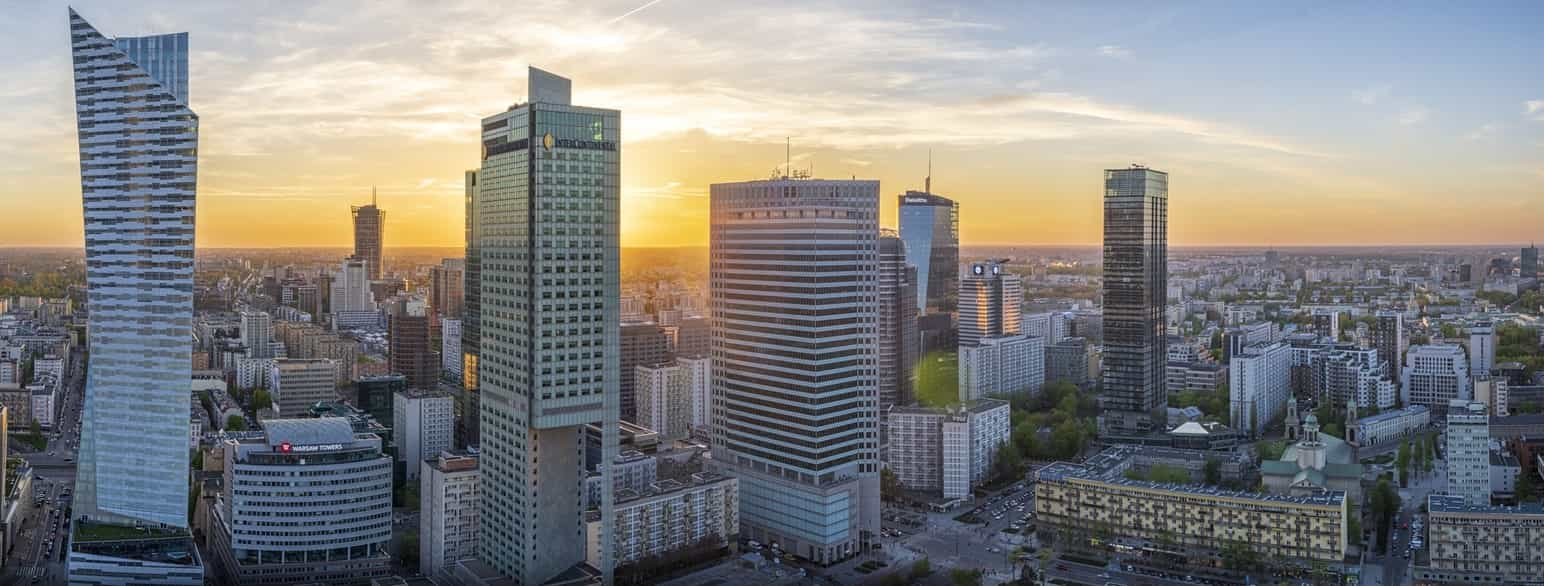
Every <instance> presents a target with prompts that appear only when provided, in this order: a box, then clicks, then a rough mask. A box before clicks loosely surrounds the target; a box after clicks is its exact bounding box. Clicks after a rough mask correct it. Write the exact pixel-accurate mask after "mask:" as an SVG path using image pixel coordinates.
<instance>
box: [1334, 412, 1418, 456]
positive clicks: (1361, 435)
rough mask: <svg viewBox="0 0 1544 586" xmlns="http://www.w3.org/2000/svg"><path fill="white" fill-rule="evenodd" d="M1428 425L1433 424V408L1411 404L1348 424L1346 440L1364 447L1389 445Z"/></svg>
mask: <svg viewBox="0 0 1544 586" xmlns="http://www.w3.org/2000/svg"><path fill="white" fill-rule="evenodd" d="M1428 425H1431V409H1427V408H1426V406H1425V405H1411V406H1409V407H1404V408H1402V409H1395V410H1393V411H1384V412H1382V413H1379V414H1377V415H1370V416H1367V417H1363V418H1361V419H1358V420H1356V421H1355V422H1354V423H1352V424H1351V425H1349V426H1347V429H1346V441H1347V442H1349V443H1350V444H1351V445H1354V446H1357V447H1363V448H1366V447H1373V446H1381V445H1387V444H1389V443H1390V442H1397V441H1401V440H1404V439H1405V438H1409V437H1413V436H1414V435H1415V434H1416V432H1419V431H1420V430H1422V429H1425V428H1426V426H1428Z"/></svg>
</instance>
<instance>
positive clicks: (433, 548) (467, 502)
mask: <svg viewBox="0 0 1544 586" xmlns="http://www.w3.org/2000/svg"><path fill="white" fill-rule="evenodd" d="M421 464H422V466H421V469H420V472H419V475H420V476H419V477H420V478H421V479H422V480H421V485H420V488H419V497H418V498H419V508H418V515H419V516H418V569H419V571H421V572H423V575H425V576H429V577H430V578H434V579H439V580H444V579H446V577H447V576H448V575H449V574H450V571H451V569H452V568H453V567H454V566H455V563H456V562H459V561H461V560H468V559H475V558H476V557H477V533H478V528H477V525H478V523H477V515H478V510H477V509H478V507H480V506H481V503H482V493H481V487H480V486H478V484H479V483H478V479H477V456H475V455H470V454H463V453H452V452H440V453H439V454H437V455H435V456H432V457H429V458H427V459H425V460H424V461H423V462H421Z"/></svg>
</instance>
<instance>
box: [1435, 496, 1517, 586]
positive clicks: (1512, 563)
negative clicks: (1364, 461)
mask: <svg viewBox="0 0 1544 586" xmlns="http://www.w3.org/2000/svg"><path fill="white" fill-rule="evenodd" d="M1426 511H1427V518H1428V526H1427V530H1426V535H1427V549H1428V553H1427V554H1426V556H1425V558H1426V561H1427V563H1425V564H1421V563H1416V564H1415V565H1413V566H1412V567H1411V572H1410V574H1411V577H1412V578H1413V579H1414V580H1416V581H1417V582H1419V583H1432V584H1525V583H1532V582H1536V581H1538V579H1539V576H1544V550H1540V549H1539V547H1538V545H1539V544H1540V543H1544V506H1541V505H1539V504H1538V503H1531V504H1527V505H1523V506H1516V507H1499V506H1490V505H1489V504H1485V505H1474V504H1471V503H1469V502H1467V501H1465V500H1464V499H1463V498H1461V497H1455V496H1449V495H1441V494H1436V493H1432V494H1431V495H1430V496H1428V497H1427V498H1426Z"/></svg>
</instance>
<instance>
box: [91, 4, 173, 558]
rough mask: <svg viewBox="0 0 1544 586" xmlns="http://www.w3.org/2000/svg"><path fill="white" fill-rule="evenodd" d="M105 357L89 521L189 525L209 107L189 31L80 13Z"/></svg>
mask: <svg viewBox="0 0 1544 586" xmlns="http://www.w3.org/2000/svg"><path fill="white" fill-rule="evenodd" d="M70 36H71V41H72V47H73V56H74V69H75V113H76V127H77V129H78V132H79V137H80V179H81V200H82V204H83V206H82V207H83V208H84V213H85V227H86V286H87V293H86V304H87V309H88V310H89V312H90V322H89V327H88V331H89V333H90V340H89V343H90V351H91V360H90V364H89V365H88V367H87V375H86V394H85V409H84V415H83V417H82V421H81V441H80V467H79V472H78V474H77V477H76V486H77V490H76V495H77V496H76V497H75V505H74V506H75V509H74V515H75V517H77V518H79V517H85V518H87V519H89V520H91V521H97V522H107V523H123V524H133V523H137V524H148V525H152V526H168V527H176V528H185V527H187V526H188V498H187V495H188V409H189V404H190V399H189V397H190V394H189V392H188V388H189V387H188V385H189V379H190V378H191V374H192V373H191V368H192V360H191V356H190V354H191V352H192V347H191V344H190V342H189V340H190V339H191V336H192V320H193V206H194V200H195V193H194V192H195V185H196V178H197V171H198V116H197V115H196V114H194V113H193V110H191V109H189V108H188V35H187V33H178V34H170V35H157V36H151V37H138V38H120V39H109V38H107V37H105V36H103V35H102V34H101V33H99V32H97V30H96V29H95V28H93V27H92V26H91V25H90V24H89V23H87V22H86V21H85V20H84V19H82V18H81V17H80V15H79V14H76V13H75V11H73V10H71V11H70Z"/></svg>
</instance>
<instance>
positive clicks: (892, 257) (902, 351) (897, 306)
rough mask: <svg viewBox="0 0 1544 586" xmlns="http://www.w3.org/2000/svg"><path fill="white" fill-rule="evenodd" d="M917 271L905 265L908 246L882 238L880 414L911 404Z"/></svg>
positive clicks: (889, 237)
mask: <svg viewBox="0 0 1544 586" xmlns="http://www.w3.org/2000/svg"><path fill="white" fill-rule="evenodd" d="M921 341H922V338H921V337H920V336H918V334H917V269H916V267H913V266H911V265H910V264H907V263H906V243H905V242H904V241H902V240H901V238H900V237H899V236H897V235H896V234H895V232H893V231H890V230H883V231H881V232H880V234H879V410H880V411H881V412H883V411H884V410H886V409H889V408H890V407H892V406H894V405H907V404H910V403H911V399H912V391H911V383H912V380H911V377H912V367H913V366H914V365H916V363H917V354H918V351H919V347H918V346H919V344H920V343H921Z"/></svg>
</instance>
